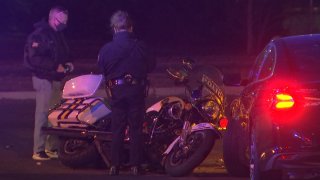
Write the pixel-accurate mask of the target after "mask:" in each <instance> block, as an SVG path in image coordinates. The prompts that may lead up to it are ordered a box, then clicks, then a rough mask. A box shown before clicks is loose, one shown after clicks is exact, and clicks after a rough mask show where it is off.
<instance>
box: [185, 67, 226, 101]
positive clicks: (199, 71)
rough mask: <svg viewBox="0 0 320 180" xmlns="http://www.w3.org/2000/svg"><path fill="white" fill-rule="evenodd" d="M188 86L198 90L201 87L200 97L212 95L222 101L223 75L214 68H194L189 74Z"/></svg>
mask: <svg viewBox="0 0 320 180" xmlns="http://www.w3.org/2000/svg"><path fill="white" fill-rule="evenodd" d="M188 80H189V83H188V84H189V86H190V87H191V89H198V88H199V87H201V86H202V96H208V95H209V96H210V95H213V96H215V97H217V98H219V99H220V102H223V101H224V90H223V87H222V86H223V75H222V73H221V72H220V70H219V69H217V68H216V67H215V66H210V65H206V66H195V67H194V68H193V69H192V70H191V71H190V72H189V78H188Z"/></svg>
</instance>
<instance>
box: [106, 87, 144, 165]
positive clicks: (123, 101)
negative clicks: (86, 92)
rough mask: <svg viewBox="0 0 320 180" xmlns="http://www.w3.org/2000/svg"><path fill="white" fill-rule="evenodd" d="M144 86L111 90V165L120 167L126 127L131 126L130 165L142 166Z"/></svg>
mask: <svg viewBox="0 0 320 180" xmlns="http://www.w3.org/2000/svg"><path fill="white" fill-rule="evenodd" d="M144 88H145V87H144V86H141V85H118V86H115V87H113V88H112V89H111V94H112V97H111V110H112V122H111V126H112V127H111V129H112V143H111V163H112V165H115V166H119V165H120V164H121V156H123V154H122V152H123V149H122V148H123V142H124V136H125V130H126V127H127V126H129V138H130V141H129V142H130V164H131V165H132V166H137V165H140V164H141V159H142V151H143V139H142V123H143V118H144V111H145V96H144Z"/></svg>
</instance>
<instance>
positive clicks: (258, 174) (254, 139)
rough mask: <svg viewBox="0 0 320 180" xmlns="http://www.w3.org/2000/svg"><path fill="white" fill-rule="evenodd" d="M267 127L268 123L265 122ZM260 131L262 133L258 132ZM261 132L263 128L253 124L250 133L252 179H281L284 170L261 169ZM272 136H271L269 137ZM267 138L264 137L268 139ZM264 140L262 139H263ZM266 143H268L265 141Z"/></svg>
mask: <svg viewBox="0 0 320 180" xmlns="http://www.w3.org/2000/svg"><path fill="white" fill-rule="evenodd" d="M264 127H266V124H264ZM258 132H260V133H258ZM261 132H263V130H262V129H261V128H259V129H257V127H256V125H255V124H253V126H252V129H251V133H250V179H251V180H269V179H272V180H281V179H282V172H281V170H269V171H262V170H261V164H260V163H261V162H260V156H259V154H260V152H261V151H260V150H259V145H258V142H259V140H261V137H260V138H259V136H261V135H262V134H261ZM269 138H270V137H269ZM266 139H267V138H264V140H266ZM261 142H262V141H261ZM263 143H264V144H266V143H268V142H266V141H263Z"/></svg>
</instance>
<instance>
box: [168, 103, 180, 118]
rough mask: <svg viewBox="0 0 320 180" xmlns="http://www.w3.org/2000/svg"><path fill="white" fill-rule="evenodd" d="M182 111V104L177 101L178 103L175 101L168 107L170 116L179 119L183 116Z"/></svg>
mask: <svg viewBox="0 0 320 180" xmlns="http://www.w3.org/2000/svg"><path fill="white" fill-rule="evenodd" d="M182 111H183V107H182V104H181V103H179V102H177V103H173V104H172V105H171V107H169V108H168V111H167V112H168V116H169V117H170V118H172V119H175V120H178V119H180V118H181V115H182Z"/></svg>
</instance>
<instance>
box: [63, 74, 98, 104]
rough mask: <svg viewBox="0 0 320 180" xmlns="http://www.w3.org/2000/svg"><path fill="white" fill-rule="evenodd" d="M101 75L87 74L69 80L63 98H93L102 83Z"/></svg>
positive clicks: (64, 88)
mask: <svg viewBox="0 0 320 180" xmlns="http://www.w3.org/2000/svg"><path fill="white" fill-rule="evenodd" d="M102 79H103V76H102V75H101V74H99V75H95V74H87V75H82V76H78V77H75V78H72V79H70V80H68V81H67V82H66V83H65V85H64V87H63V92H62V98H64V99H74V98H84V97H90V96H93V95H94V93H95V92H96V91H97V89H98V88H99V86H100V84H101V82H102Z"/></svg>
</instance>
